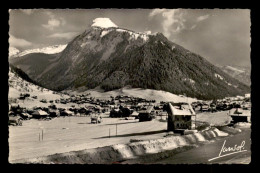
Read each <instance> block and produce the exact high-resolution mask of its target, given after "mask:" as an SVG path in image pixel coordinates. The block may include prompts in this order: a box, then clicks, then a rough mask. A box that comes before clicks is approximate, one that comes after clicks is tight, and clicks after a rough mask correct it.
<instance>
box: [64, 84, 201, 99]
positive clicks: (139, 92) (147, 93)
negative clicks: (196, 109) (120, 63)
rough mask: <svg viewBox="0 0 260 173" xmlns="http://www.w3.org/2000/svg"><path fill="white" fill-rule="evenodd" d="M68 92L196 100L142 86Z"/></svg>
mask: <svg viewBox="0 0 260 173" xmlns="http://www.w3.org/2000/svg"><path fill="white" fill-rule="evenodd" d="M68 92H69V93H70V94H81V93H90V96H91V97H95V98H104V99H105V98H109V97H110V96H113V97H115V96H117V95H127V96H130V97H140V98H143V99H147V100H156V101H157V102H160V101H171V102H189V103H191V102H194V101H197V99H196V98H190V97H184V96H178V95H176V94H172V93H170V92H166V91H162V90H153V89H142V88H131V87H124V88H121V89H117V90H113V91H108V92H104V91H103V90H101V89H99V88H97V89H91V90H87V91H84V92H77V91H68Z"/></svg>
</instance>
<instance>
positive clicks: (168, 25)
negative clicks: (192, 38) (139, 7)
mask: <svg viewBox="0 0 260 173" xmlns="http://www.w3.org/2000/svg"><path fill="white" fill-rule="evenodd" d="M156 15H159V16H161V17H162V18H163V21H162V27H163V31H164V34H165V36H166V37H169V36H171V35H172V34H173V33H179V32H180V31H182V30H183V29H185V25H184V23H185V19H184V18H183V13H182V12H181V11H180V10H179V9H154V10H153V11H152V12H151V13H150V14H149V18H153V17H154V16H156Z"/></svg>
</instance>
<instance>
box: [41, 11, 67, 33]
mask: <svg viewBox="0 0 260 173" xmlns="http://www.w3.org/2000/svg"><path fill="white" fill-rule="evenodd" d="M46 14H47V15H48V16H49V17H50V19H49V20H48V24H43V25H42V26H43V27H44V28H46V29H49V30H53V29H54V28H56V27H59V26H61V25H65V24H66V20H65V19H64V18H62V17H60V18H55V16H54V14H53V13H52V12H49V11H47V12H46Z"/></svg>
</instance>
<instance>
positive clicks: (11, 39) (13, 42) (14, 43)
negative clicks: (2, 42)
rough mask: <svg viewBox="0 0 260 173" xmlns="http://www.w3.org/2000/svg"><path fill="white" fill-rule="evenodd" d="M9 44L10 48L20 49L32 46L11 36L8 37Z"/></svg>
mask: <svg viewBox="0 0 260 173" xmlns="http://www.w3.org/2000/svg"><path fill="white" fill-rule="evenodd" d="M9 44H10V46H11V47H22V48H25V47H29V46H32V43H31V42H29V41H27V40H25V39H22V38H16V37H14V36H13V35H10V37H9Z"/></svg>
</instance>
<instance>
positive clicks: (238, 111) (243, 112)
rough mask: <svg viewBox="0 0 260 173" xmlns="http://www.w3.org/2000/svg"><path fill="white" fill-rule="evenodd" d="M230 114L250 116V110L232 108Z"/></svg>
mask: <svg viewBox="0 0 260 173" xmlns="http://www.w3.org/2000/svg"><path fill="white" fill-rule="evenodd" d="M230 115H233V116H234V115H235V116H251V110H244V109H241V108H237V109H236V108H234V109H231V110H230Z"/></svg>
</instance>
